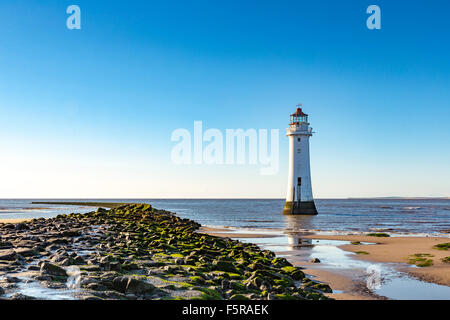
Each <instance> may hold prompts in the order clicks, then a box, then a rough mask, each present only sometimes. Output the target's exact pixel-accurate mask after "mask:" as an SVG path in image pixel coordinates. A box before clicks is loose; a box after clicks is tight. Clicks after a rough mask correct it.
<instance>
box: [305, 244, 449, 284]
mask: <svg viewBox="0 0 450 320" xmlns="http://www.w3.org/2000/svg"><path fill="white" fill-rule="evenodd" d="M304 238H309V239H326V240H345V241H352V242H353V241H359V242H372V243H376V244H360V245H352V244H350V245H343V246H341V247H340V248H341V249H343V250H346V251H351V252H358V251H364V252H367V253H368V254H358V255H356V256H355V258H356V259H361V260H366V261H373V262H388V263H389V262H391V263H392V262H394V263H395V262H396V263H404V264H405V266H404V268H403V270H401V271H404V272H407V273H409V274H410V275H412V276H415V277H417V278H419V279H420V280H424V281H427V282H432V283H437V284H441V285H446V286H450V263H445V262H442V258H445V257H448V256H450V250H437V249H435V248H433V246H434V245H436V244H439V243H446V242H450V238H437V237H436V238H435V237H387V238H379V237H370V236H359V235H347V236H328V235H327V236H324V235H308V236H305V237H304ZM414 254H427V255H432V256H429V257H426V258H427V259H431V260H433V265H432V266H429V267H415V266H411V265H410V264H408V257H409V256H411V255H414Z"/></svg>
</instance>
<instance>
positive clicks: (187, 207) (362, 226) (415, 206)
mask: <svg viewBox="0 0 450 320" xmlns="http://www.w3.org/2000/svg"><path fill="white" fill-rule="evenodd" d="M36 201H59V202H61V201H71V202H74V201H80V202H86V201H95V202H130V203H149V204H151V205H152V206H153V207H154V208H158V209H165V210H168V211H172V212H175V213H177V214H178V215H179V216H180V217H183V218H188V219H192V220H195V221H197V222H199V223H200V224H202V225H204V226H212V227H232V228H238V229H283V230H292V231H299V232H302V231H312V232H324V233H336V234H339V233H349V232H350V233H356V234H357V233H364V232H387V233H390V234H398V235H421V236H446V237H448V236H450V199H431V198H428V199H400V198H395V199H386V198H383V199H317V200H316V207H317V210H318V212H319V214H318V215H316V216H284V215H282V214H281V211H282V208H283V205H284V200H283V199H107V200H106V199H0V219H28V218H40V217H43V218H50V217H54V216H56V215H58V214H63V213H65V214H67V213H71V212H80V213H84V212H89V211H93V210H94V209H93V208H92V207H85V206H81V205H80V206H65V205H42V204H32V202H36Z"/></svg>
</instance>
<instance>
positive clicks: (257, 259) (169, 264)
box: [0, 204, 331, 300]
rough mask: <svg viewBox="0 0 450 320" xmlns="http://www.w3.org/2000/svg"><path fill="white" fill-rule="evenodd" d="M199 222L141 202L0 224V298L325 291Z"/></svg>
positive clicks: (284, 295) (308, 294)
mask: <svg viewBox="0 0 450 320" xmlns="http://www.w3.org/2000/svg"><path fill="white" fill-rule="evenodd" d="M199 227H200V225H199V224H198V223H196V222H194V221H191V220H188V219H181V218H179V217H177V216H176V215H175V214H173V213H170V212H167V211H164V210H156V209H154V208H152V207H151V206H150V205H145V204H130V205H122V206H120V207H116V208H112V209H111V210H105V209H102V208H100V209H98V210H97V211H96V212H90V213H86V214H69V215H60V216H57V217H56V218H53V219H34V220H32V221H30V222H27V223H20V224H0V299H36V298H37V299H45V298H46V297H52V295H51V293H52V292H57V293H58V295H57V297H61V296H64V297H67V298H70V297H71V298H74V299H120V300H122V299H124V300H125V299H231V300H248V299H293V300H294V299H298V300H305V299H308V300H310V299H314V300H318V299H327V297H326V296H325V295H324V294H323V293H325V292H331V289H330V287H329V286H328V285H326V284H322V283H318V282H314V281H312V280H310V279H308V278H307V277H306V276H305V274H304V273H303V272H302V271H301V269H300V268H298V267H293V266H292V265H291V264H290V263H289V262H288V261H287V260H286V259H284V258H277V257H275V254H274V253H273V252H271V251H268V250H265V251H262V250H260V249H259V248H258V247H257V246H256V245H253V244H247V243H241V242H239V241H236V240H231V239H228V238H219V237H214V236H210V235H205V234H201V233H197V232H196V230H197V229H198V228H199ZM28 287H33V288H36V287H38V288H43V290H44V291H42V290H37V291H36V292H45V293H46V294H45V295H39V294H34V295H33V294H29V292H30V291H27V290H26V288H28ZM68 287H70V290H69V289H68ZM31 292H33V291H31ZM27 293H28V294H27Z"/></svg>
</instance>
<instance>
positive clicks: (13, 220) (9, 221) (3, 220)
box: [0, 219, 31, 223]
mask: <svg viewBox="0 0 450 320" xmlns="http://www.w3.org/2000/svg"><path fill="white" fill-rule="evenodd" d="M30 220H31V219H0V223H21V222H26V221H30Z"/></svg>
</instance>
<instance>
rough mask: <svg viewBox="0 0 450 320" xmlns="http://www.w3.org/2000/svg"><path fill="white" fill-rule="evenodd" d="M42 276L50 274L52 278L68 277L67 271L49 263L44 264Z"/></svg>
mask: <svg viewBox="0 0 450 320" xmlns="http://www.w3.org/2000/svg"><path fill="white" fill-rule="evenodd" d="M41 274H48V275H51V276H60V277H66V276H67V272H66V270H64V269H63V268H61V267H58V266H57V265H54V264H51V263H48V262H44V263H43V264H42V265H41Z"/></svg>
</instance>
